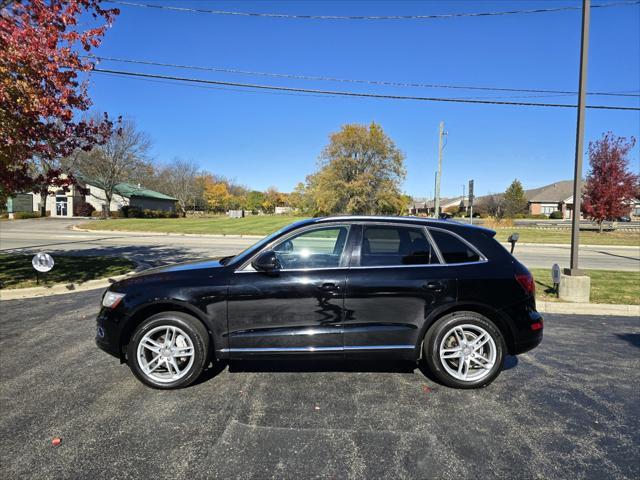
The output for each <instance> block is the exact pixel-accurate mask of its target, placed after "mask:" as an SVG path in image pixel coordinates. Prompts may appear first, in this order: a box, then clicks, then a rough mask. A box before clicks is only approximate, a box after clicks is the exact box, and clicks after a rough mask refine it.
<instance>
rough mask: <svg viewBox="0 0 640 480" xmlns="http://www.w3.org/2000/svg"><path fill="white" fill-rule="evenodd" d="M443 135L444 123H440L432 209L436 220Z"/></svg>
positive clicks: (438, 205) (438, 208)
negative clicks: (434, 194) (434, 196)
mask: <svg viewBox="0 0 640 480" xmlns="http://www.w3.org/2000/svg"><path fill="white" fill-rule="evenodd" d="M444 135H445V132H444V122H440V133H439V135H438V171H437V173H436V198H435V201H434V205H433V207H434V208H433V209H434V213H435V218H438V216H439V215H440V181H441V179H442V149H443V144H442V139H443V137H444Z"/></svg>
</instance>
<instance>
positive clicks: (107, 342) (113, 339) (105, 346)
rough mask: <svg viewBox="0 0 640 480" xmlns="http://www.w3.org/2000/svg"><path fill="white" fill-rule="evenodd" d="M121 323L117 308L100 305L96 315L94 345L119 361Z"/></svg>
mask: <svg viewBox="0 0 640 480" xmlns="http://www.w3.org/2000/svg"><path fill="white" fill-rule="evenodd" d="M122 324H123V322H122V321H121V317H120V315H119V314H118V312H117V309H115V310H113V309H110V308H105V307H102V308H101V309H100V312H99V313H98V316H97V317H96V339H95V340H96V345H97V346H98V347H100V349H102V350H104V351H105V352H107V353H108V354H110V355H113V356H114V357H116V358H119V359H120V360H121V361H122V360H123V355H122V349H121V346H120V333H121V329H122Z"/></svg>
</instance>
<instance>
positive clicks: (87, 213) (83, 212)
mask: <svg viewBox="0 0 640 480" xmlns="http://www.w3.org/2000/svg"><path fill="white" fill-rule="evenodd" d="M94 211H95V208H94V207H93V205H91V204H90V203H86V202H85V203H82V204H80V205H79V206H78V209H77V211H76V215H79V216H81V217H91V216H93V212H94Z"/></svg>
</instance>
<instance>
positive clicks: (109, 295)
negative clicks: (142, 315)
mask: <svg viewBox="0 0 640 480" xmlns="http://www.w3.org/2000/svg"><path fill="white" fill-rule="evenodd" d="M123 298H124V293H116V292H111V291H109V290H107V292H106V293H105V294H104V297H102V306H103V307H107V308H116V307H117V306H118V304H119V303H120V300H122V299H123Z"/></svg>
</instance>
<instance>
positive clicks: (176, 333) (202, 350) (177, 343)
mask: <svg viewBox="0 0 640 480" xmlns="http://www.w3.org/2000/svg"><path fill="white" fill-rule="evenodd" d="M208 348H209V336H208V333H207V330H206V328H205V327H204V325H203V324H202V323H201V322H200V321H199V320H197V319H196V318H193V317H192V316H190V315H187V314H184V313H182V312H163V313H159V314H157V315H153V316H152V317H149V318H148V319H146V320H145V321H143V322H142V323H141V324H140V325H139V326H138V327H137V328H136V330H135V331H134V333H133V336H132V337H131V341H130V342H129V345H128V347H127V359H128V363H129V367H130V368H131V370H132V372H133V373H134V374H135V376H136V377H138V378H139V379H140V380H141V381H142V382H144V383H145V384H147V385H149V386H151V387H154V388H162V389H172V388H181V387H186V386H187V385H189V384H191V383H192V382H194V381H195V380H196V379H197V378H198V377H199V376H200V374H201V373H202V370H203V369H204V367H205V366H206V363H207V359H208V353H207V352H208Z"/></svg>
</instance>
